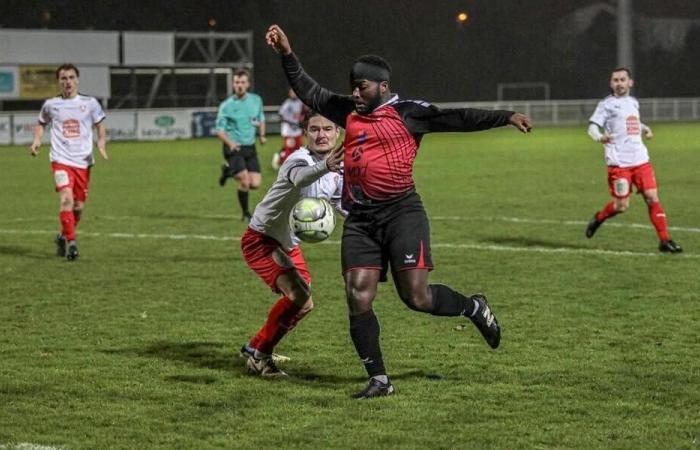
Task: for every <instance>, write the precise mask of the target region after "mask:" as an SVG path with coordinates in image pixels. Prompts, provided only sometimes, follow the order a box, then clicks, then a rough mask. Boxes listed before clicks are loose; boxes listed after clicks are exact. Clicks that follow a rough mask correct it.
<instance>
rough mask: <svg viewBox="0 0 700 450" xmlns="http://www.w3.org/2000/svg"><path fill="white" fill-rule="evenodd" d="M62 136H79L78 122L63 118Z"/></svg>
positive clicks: (69, 137)
mask: <svg viewBox="0 0 700 450" xmlns="http://www.w3.org/2000/svg"><path fill="white" fill-rule="evenodd" d="M63 137H65V138H67V139H74V138H77V137H80V122H79V121H77V120H75V119H68V120H64V121H63Z"/></svg>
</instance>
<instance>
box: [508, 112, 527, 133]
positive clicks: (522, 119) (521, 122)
mask: <svg viewBox="0 0 700 450" xmlns="http://www.w3.org/2000/svg"><path fill="white" fill-rule="evenodd" d="M510 123H511V125H513V126H514V127H515V128H517V129H518V130H520V131H522V132H523V133H529V132H530V130H532V122H531V121H530V118H529V117H528V116H526V115H525V114H521V113H515V114H513V115H512V116H510Z"/></svg>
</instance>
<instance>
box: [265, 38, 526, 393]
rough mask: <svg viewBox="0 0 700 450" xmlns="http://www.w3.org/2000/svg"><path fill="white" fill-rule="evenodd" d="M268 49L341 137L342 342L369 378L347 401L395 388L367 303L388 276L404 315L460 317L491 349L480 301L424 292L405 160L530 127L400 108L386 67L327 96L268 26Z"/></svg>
mask: <svg viewBox="0 0 700 450" xmlns="http://www.w3.org/2000/svg"><path fill="white" fill-rule="evenodd" d="M266 39H267V42H268V44H269V45H270V46H272V47H273V48H274V49H275V50H276V51H277V52H278V53H280V54H281V55H282V65H283V67H284V71H285V74H286V75H287V79H288V80H289V83H290V85H291V86H292V88H293V89H294V91H295V92H296V93H297V95H298V96H299V98H300V99H301V100H302V101H303V102H304V103H305V104H306V105H307V106H309V107H310V108H312V109H315V110H317V111H319V112H320V113H321V114H323V115H324V116H326V117H327V118H329V119H331V120H332V121H333V122H335V123H337V124H338V125H340V126H341V127H344V128H345V129H346V134H345V143H344V147H345V156H344V166H345V169H344V177H343V184H344V186H343V208H344V209H345V210H347V211H348V212H349V216H348V218H347V219H346V221H345V225H344V228H343V237H342V246H341V259H342V266H343V277H344V279H345V290H346V294H347V301H348V307H349V309H350V336H351V338H352V341H353V343H354V345H355V348H356V350H357V353H358V355H359V357H360V359H361V360H362V362H363V363H364V365H365V369H366V370H367V373H368V375H369V378H370V380H369V383H368V385H367V387H366V388H365V389H364V390H362V391H360V392H358V393H357V394H355V395H354V397H356V398H369V397H377V396H383V395H390V394H392V393H393V392H394V387H393V385H392V384H391V382H390V381H389V378H388V376H387V374H386V370H385V368H384V361H383V359H382V353H381V350H380V347H379V321H378V320H377V317H376V316H375V315H374V311H373V310H372V303H373V301H374V297H375V295H376V292H377V285H378V283H379V282H380V281H385V280H386V272H387V270H388V268H389V267H391V273H392V278H393V280H394V284H395V286H396V290H397V291H398V294H399V296H400V297H401V300H402V301H403V302H404V303H405V304H406V305H407V306H408V307H409V308H411V309H413V310H415V311H421V312H426V313H430V314H433V315H436V316H460V315H462V316H466V317H469V318H470V319H471V320H472V322H473V323H474V324H475V325H476V327H477V328H478V329H479V331H480V332H481V334H482V335H483V336H484V338H485V339H486V341H487V342H488V344H489V345H490V346H491V347H492V348H496V347H498V345H499V343H500V339H501V329H500V326H499V324H498V322H497V321H496V318H495V317H494V315H493V313H492V311H491V307H490V306H489V304H488V302H487V300H486V297H485V296H484V295H481V294H475V295H470V296H465V295H463V294H461V293H459V292H457V291H455V290H453V289H452V288H450V287H449V286H445V285H442V284H428V273H429V271H430V270H432V268H433V263H432V258H431V255H430V229H429V223H428V218H427V216H426V213H425V209H424V208H423V204H422V202H421V200H420V197H419V196H418V194H417V193H416V190H415V183H414V181H413V162H414V160H415V158H416V153H417V151H418V147H419V145H420V141H421V138H422V137H423V135H425V134H426V133H431V132H440V131H478V130H486V129H489V128H494V127H500V126H504V125H508V124H512V125H514V126H515V127H517V128H518V129H519V130H521V131H522V132H525V133H527V132H529V131H530V128H531V125H530V119H529V118H528V117H527V116H525V115H523V114H519V113H514V112H512V111H485V110H478V109H468V108H462V109H439V108H437V107H435V106H433V105H430V104H428V103H425V102H418V101H407V100H401V99H399V98H398V96H397V95H394V94H392V93H391V91H390V88H389V80H390V77H391V68H390V66H389V64H388V63H387V62H386V61H384V59H382V58H380V57H378V56H374V55H367V56H363V57H360V58H359V59H358V60H357V61H355V63H354V64H353V66H352V70H351V72H350V85H351V89H352V95H340V94H336V93H333V92H331V91H329V90H327V89H325V88H323V87H321V86H319V84H318V83H316V82H315V81H314V80H313V79H312V78H311V77H310V76H309V75H307V74H306V72H304V69H303V68H302V67H301V64H300V63H299V60H298V59H297V57H296V56H295V55H294V53H292V49H291V46H290V44H289V40H288V39H287V36H286V35H285V34H284V32H283V31H282V29H281V28H280V27H278V26H277V25H272V26H271V27H270V28H269V29H268V31H267V35H266Z"/></svg>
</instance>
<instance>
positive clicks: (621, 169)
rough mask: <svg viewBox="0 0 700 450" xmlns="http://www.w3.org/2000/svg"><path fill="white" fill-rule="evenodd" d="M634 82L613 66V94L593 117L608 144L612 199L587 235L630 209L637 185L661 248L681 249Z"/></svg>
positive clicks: (593, 127)
mask: <svg viewBox="0 0 700 450" xmlns="http://www.w3.org/2000/svg"><path fill="white" fill-rule="evenodd" d="M633 85H634V81H633V80H632V75H631V74H630V71H629V70H628V69H626V68H624V67H621V68H618V69H615V70H613V72H612V74H611V76H610V89H611V90H612V95H609V96H607V97H606V98H605V99H603V100H602V101H601V102H600V103H598V106H597V107H596V110H595V112H594V113H593V115H592V116H591V118H590V125H589V127H588V134H589V136H590V137H591V138H592V139H593V140H594V141H596V142H600V143H602V144H603V145H604V147H605V162H606V164H607V166H608V188H609V191H610V195H611V196H612V201H610V202H608V203H607V204H606V205H605V207H604V208H603V209H602V210H601V211H598V212H597V213H595V214H594V215H593V218H591V220H590V222H589V223H588V227H586V237H588V238H590V237H593V235H594V234H595V232H596V231H597V230H598V228H599V227H600V226H601V225H602V224H603V222H605V221H606V220H607V219H609V218H611V217H613V216H615V215H617V214H619V213H622V212H625V211H626V210H627V208H628V207H629V203H630V194H631V193H632V186H633V185H634V186H635V187H636V188H637V192H638V193H641V194H642V195H643V196H644V200H645V201H646V203H647V207H648V209H649V220H651V223H652V225H654V228H655V229H656V234H657V236H658V237H659V250H660V251H662V252H669V253H680V252H682V251H683V249H682V248H681V247H680V246H679V245H678V244H676V243H675V242H674V241H673V240H672V239H671V238H670V237H669V234H668V224H667V221H666V213H665V212H664V209H663V207H662V206H661V202H660V201H659V195H658V191H657V188H656V178H655V176H654V169H653V167H652V166H651V163H650V162H649V153H648V151H647V148H646V146H645V145H644V142H643V141H642V136H643V137H645V138H647V139H651V138H652V137H653V133H652V131H651V128H649V127H648V126H646V125H644V124H643V123H642V122H641V120H640V118H639V102H638V101H637V99H636V98H634V97H632V96H631V95H630V90H631V89H632V86H633ZM600 128H602V129H603V133H601V132H600Z"/></svg>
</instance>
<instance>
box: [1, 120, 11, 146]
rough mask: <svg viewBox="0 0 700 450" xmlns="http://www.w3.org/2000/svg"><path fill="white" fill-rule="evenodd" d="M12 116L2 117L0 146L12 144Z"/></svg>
mask: <svg viewBox="0 0 700 450" xmlns="http://www.w3.org/2000/svg"><path fill="white" fill-rule="evenodd" d="M10 125H11V121H10V116H9V115H7V116H0V145H8V144H11V143H12V128H11V127H10Z"/></svg>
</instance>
